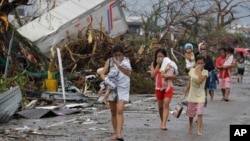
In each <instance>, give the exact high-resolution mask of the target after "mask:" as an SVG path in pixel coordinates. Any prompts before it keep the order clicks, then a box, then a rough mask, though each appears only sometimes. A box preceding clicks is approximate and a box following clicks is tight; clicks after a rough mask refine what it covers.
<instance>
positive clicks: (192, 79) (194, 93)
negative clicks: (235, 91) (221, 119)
mask: <svg viewBox="0 0 250 141" xmlns="http://www.w3.org/2000/svg"><path fill="white" fill-rule="evenodd" d="M204 66H205V58H204V57H203V56H197V57H196V58H195V68H191V69H190V71H189V72H188V75H189V81H188V83H187V86H186V88H185V92H184V97H186V96H187V102H188V104H187V112H186V114H187V116H188V117H189V130H188V131H189V132H190V133H191V132H192V129H193V119H194V117H195V116H196V115H197V117H198V118H197V135H198V136H200V135H202V133H201V126H202V115H203V108H204V103H205V98H206V97H205V89H204V88H205V83H206V81H205V80H206V78H207V76H208V71H207V70H205V69H204Z"/></svg>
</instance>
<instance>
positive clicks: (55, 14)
mask: <svg viewBox="0 0 250 141" xmlns="http://www.w3.org/2000/svg"><path fill="white" fill-rule="evenodd" d="M103 1H105V0H94V1H89V0H68V1H66V2H64V3H63V4H61V5H60V6H58V7H56V8H54V9H53V10H51V11H49V12H48V13H45V14H43V15H42V16H41V17H39V18H37V19H35V20H33V21H32V22H30V23H28V24H26V25H24V26H23V27H21V28H19V29H18V31H19V32H20V33H21V34H23V35H24V36H26V37H27V38H28V39H30V40H31V41H36V40H38V39H40V38H42V37H43V36H46V34H47V35H48V34H50V33H52V32H56V31H57V30H58V29H59V28H60V27H61V26H62V25H65V24H66V23H68V22H70V21H72V20H73V19H75V18H76V17H78V16H79V15H81V14H82V13H84V12H86V11H87V10H89V9H92V8H94V6H96V5H97V4H98V3H102V2H103ZM72 24H73V23H72Z"/></svg>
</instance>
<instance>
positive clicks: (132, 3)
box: [124, 0, 250, 25]
mask: <svg viewBox="0 0 250 141" xmlns="http://www.w3.org/2000/svg"><path fill="white" fill-rule="evenodd" d="M125 1H126V5H127V6H128V7H129V8H130V9H133V10H134V9H137V10H145V11H146V10H150V8H151V7H152V4H153V3H156V2H158V1H159V0H125ZM165 1H166V0H165ZM169 1H171V0H169ZM236 1H237V0H236ZM239 1H241V0H239ZM248 1H249V2H250V0H248ZM249 7H250V4H249ZM238 10H239V15H246V14H250V12H249V11H246V10H241V8H239V9H238ZM124 12H125V15H126V16H127V15H129V13H128V12H127V11H126V10H125V11H124ZM236 23H240V24H243V25H247V24H248V25H250V17H248V18H244V19H240V20H238V21H236Z"/></svg>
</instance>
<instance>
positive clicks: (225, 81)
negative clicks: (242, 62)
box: [216, 47, 233, 101]
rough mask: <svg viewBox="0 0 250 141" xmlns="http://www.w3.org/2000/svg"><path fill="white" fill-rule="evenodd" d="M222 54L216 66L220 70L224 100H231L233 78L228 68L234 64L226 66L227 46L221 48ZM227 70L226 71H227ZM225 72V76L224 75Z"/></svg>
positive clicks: (220, 82)
mask: <svg viewBox="0 0 250 141" xmlns="http://www.w3.org/2000/svg"><path fill="white" fill-rule="evenodd" d="M219 53H220V56H219V57H218V58H217V59H216V67H217V69H218V70H219V85H220V88H221V92H222V99H221V100H222V101H229V99H228V97H229V93H230V87H231V78H230V74H229V73H228V71H227V70H230V69H231V68H232V67H233V64H231V65H227V66H224V62H225V59H226V48H224V47H222V48H220V49H219ZM225 70H226V71H225ZM223 73H224V76H223Z"/></svg>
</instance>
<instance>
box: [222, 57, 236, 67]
mask: <svg viewBox="0 0 250 141" xmlns="http://www.w3.org/2000/svg"><path fill="white" fill-rule="evenodd" d="M233 60H234V56H233V55H230V56H229V57H228V58H227V60H225V62H224V64H223V66H229V65H231V64H232V63H233Z"/></svg>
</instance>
